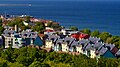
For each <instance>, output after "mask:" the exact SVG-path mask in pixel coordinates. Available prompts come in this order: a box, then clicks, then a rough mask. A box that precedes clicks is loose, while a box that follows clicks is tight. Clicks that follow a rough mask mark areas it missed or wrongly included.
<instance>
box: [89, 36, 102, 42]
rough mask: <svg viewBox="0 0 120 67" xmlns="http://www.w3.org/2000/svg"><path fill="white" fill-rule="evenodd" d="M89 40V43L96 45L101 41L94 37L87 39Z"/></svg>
mask: <svg viewBox="0 0 120 67" xmlns="http://www.w3.org/2000/svg"><path fill="white" fill-rule="evenodd" d="M89 40H90V41H91V42H93V43H96V42H99V41H101V39H100V38H96V37H89Z"/></svg>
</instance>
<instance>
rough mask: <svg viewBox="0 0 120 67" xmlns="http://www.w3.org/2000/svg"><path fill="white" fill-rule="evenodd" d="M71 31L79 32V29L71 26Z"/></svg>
mask: <svg viewBox="0 0 120 67" xmlns="http://www.w3.org/2000/svg"><path fill="white" fill-rule="evenodd" d="M70 29H71V30H74V31H78V28H77V27H76V26H71V27H70Z"/></svg>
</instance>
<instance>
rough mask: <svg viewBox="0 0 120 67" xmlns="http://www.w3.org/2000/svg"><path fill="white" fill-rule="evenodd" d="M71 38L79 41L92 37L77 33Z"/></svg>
mask: <svg viewBox="0 0 120 67" xmlns="http://www.w3.org/2000/svg"><path fill="white" fill-rule="evenodd" d="M71 37H72V38H76V39H77V40H80V39H88V38H89V37H90V35H88V34H83V33H75V34H72V35H71Z"/></svg>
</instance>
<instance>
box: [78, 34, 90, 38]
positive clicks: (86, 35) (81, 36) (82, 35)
mask: <svg viewBox="0 0 120 67" xmlns="http://www.w3.org/2000/svg"><path fill="white" fill-rule="evenodd" d="M89 37H90V35H88V34H83V33H81V34H80V36H79V38H84V39H88V38H89Z"/></svg>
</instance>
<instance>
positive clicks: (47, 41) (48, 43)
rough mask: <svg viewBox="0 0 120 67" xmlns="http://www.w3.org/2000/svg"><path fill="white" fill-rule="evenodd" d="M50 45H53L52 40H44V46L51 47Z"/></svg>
mask: <svg viewBox="0 0 120 67" xmlns="http://www.w3.org/2000/svg"><path fill="white" fill-rule="evenodd" d="M52 47H54V44H53V42H52V40H46V41H45V48H52Z"/></svg>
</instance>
